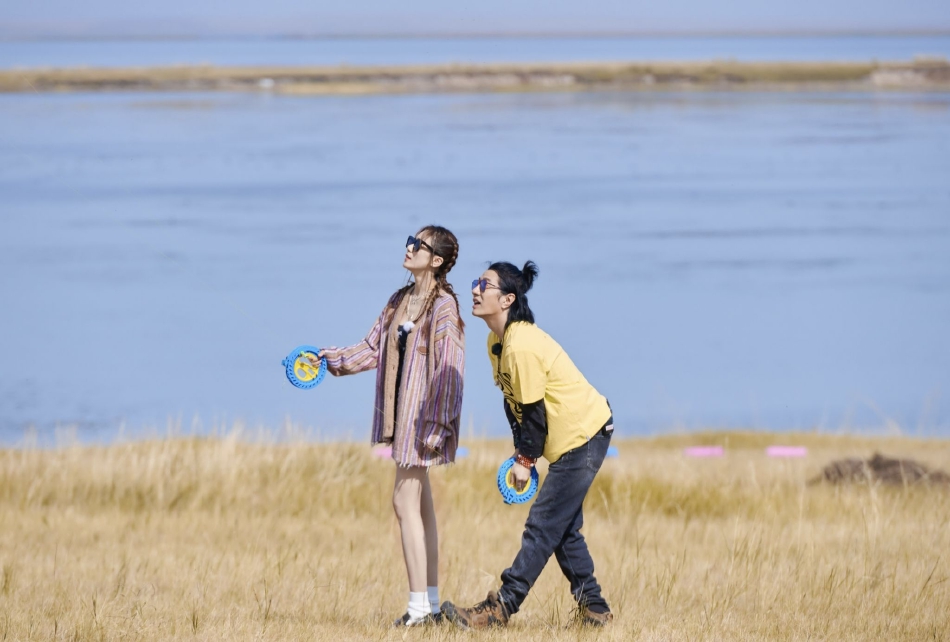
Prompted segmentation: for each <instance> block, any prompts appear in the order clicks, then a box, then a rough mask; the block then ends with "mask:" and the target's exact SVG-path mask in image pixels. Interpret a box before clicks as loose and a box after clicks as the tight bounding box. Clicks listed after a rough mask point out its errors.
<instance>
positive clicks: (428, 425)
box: [324, 291, 465, 466]
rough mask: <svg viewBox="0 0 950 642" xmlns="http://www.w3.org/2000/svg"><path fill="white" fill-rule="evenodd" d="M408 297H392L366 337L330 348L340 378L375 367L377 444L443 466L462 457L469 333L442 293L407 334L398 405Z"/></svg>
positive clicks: (405, 462)
mask: <svg viewBox="0 0 950 642" xmlns="http://www.w3.org/2000/svg"><path fill="white" fill-rule="evenodd" d="M408 299H409V297H407V296H404V295H403V294H402V293H401V292H397V293H396V294H394V295H393V296H392V297H390V299H389V302H388V303H387V304H386V307H385V308H384V309H383V311H382V313H381V314H380V315H379V318H378V319H376V323H374V324H373V327H372V329H371V330H370V331H369V334H367V335H366V338H365V339H363V340H362V341H361V342H359V343H357V344H356V345H354V346H350V347H348V348H324V355H325V356H326V359H327V369H328V370H329V371H330V373H331V374H333V375H336V376H341V375H348V374H356V373H357V372H363V371H366V370H372V369H374V368H375V369H376V407H375V410H374V412H373V436H372V443H374V444H378V443H386V444H392V448H393V459H394V460H396V463H397V464H398V465H400V466H436V465H439V464H446V463H451V462H453V461H455V451H456V449H457V448H458V439H459V421H460V417H461V411H462V379H463V372H464V370H465V345H464V343H465V336H464V334H463V332H462V328H461V322H460V319H459V310H458V306H457V305H456V304H455V299H454V298H453V297H452V295H451V294H448V293H446V292H441V291H440V292H439V294H438V296H437V297H436V300H435V302H434V303H433V304H432V309H431V310H430V311H429V312H428V314H426V315H425V316H424V317H422V318H420V319H419V320H418V321H417V322H416V323H415V326H414V327H413V328H412V330H411V331H410V332H409V337H408V338H407V340H406V355H405V360H404V362H403V371H402V380H401V383H400V390H399V407H398V408H396V407H395V405H396V390H395V388H396V371H397V369H398V368H399V333H398V326H399V321H400V320H404V319H405V316H406V305H407V304H408Z"/></svg>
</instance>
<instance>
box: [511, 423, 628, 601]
mask: <svg viewBox="0 0 950 642" xmlns="http://www.w3.org/2000/svg"><path fill="white" fill-rule="evenodd" d="M609 445H610V435H609V434H608V435H604V434H603V433H597V435H595V436H594V437H593V438H591V440H590V441H588V442H587V443H586V444H584V445H583V446H578V447H577V448H575V449H574V450H569V451H567V452H566V453H564V454H563V455H561V457H560V458H559V459H558V460H557V461H556V462H554V463H553V464H551V466H550V467H549V468H548V474H547V476H546V477H545V479H544V484H543V485H542V486H541V490H540V492H538V497H537V499H535V501H534V505H533V506H532V507H531V511H530V512H529V513H528V521H527V522H526V523H525V525H524V535H522V536H521V550H520V551H518V555H517V556H515V561H514V562H513V563H512V565H511V567H510V568H508V569H507V570H506V571H505V572H504V573H502V574H501V589H500V590H499V591H498V594H499V596H500V597H501V599H502V600H503V601H504V603H505V607H506V608H507V609H508V613H509V614H514V613H517V612H518V609H519V608H520V607H521V604H522V602H524V601H525V598H527V597H528V591H529V590H531V587H532V586H533V585H534V583H535V582H536V581H537V579H538V577H539V576H540V575H541V571H542V570H544V566H545V565H546V564H547V562H548V560H549V559H550V558H551V554H552V553H553V554H554V556H555V557H556V558H557V563H558V564H559V565H560V566H561V572H563V573H564V576H565V577H566V578H567V579H568V581H569V582H570V583H571V594H572V595H574V599H575V600H577V603H578V604H579V605H581V606H586V607H587V608H589V609H590V610H591V611H594V612H597V613H606V612H607V611H609V610H610V608H609V607H608V606H607V602H606V601H605V600H604V598H603V597H601V595H600V585H599V584H597V580H596V579H595V578H594V560H592V559H591V557H590V552H589V551H588V550H587V542H585V541H584V536H583V535H581V533H580V530H581V526H583V525H584V512H583V505H584V498H585V497H587V491H588V489H590V485H591V483H592V482H593V481H594V476H595V475H596V474H597V471H598V470H600V466H601V464H603V463H604V457H605V456H606V455H607V446H609Z"/></svg>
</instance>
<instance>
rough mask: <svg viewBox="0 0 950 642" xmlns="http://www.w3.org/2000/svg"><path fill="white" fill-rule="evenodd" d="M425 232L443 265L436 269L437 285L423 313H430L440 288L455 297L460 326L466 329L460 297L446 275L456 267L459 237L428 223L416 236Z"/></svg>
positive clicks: (430, 293) (423, 308) (427, 300)
mask: <svg viewBox="0 0 950 642" xmlns="http://www.w3.org/2000/svg"><path fill="white" fill-rule="evenodd" d="M423 232H425V233H426V234H428V235H429V241H428V243H429V245H430V246H432V249H433V251H434V253H435V255H436V256H440V257H442V265H440V266H439V267H438V268H436V270H435V282H436V287H434V288H432V290H431V291H430V292H429V296H428V298H427V299H426V303H425V305H424V306H423V307H422V314H423V315H425V314H428V312H429V310H431V309H432V306H433V305H434V304H435V299H436V297H438V296H439V290H443V291H445V292H448V293H449V294H451V295H452V298H453V299H455V309H456V310H457V311H458V314H459V328H461V329H465V322H464V321H462V308H461V306H460V305H459V298H458V296H456V294H455V290H454V289H452V284H451V283H449V282H448V280H447V279H446V275H448V273H449V272H450V271H451V270H452V268H453V267H455V262H456V261H457V260H458V256H459V242H458V239H457V238H455V235H454V234H452V232H450V231H449V230H448V229H446V228H444V227H442V226H440V225H426V226H425V227H423V228H422V229H421V230H419V231H418V232H416V236H419V235H420V234H422V233H423Z"/></svg>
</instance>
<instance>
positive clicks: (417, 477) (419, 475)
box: [393, 466, 432, 592]
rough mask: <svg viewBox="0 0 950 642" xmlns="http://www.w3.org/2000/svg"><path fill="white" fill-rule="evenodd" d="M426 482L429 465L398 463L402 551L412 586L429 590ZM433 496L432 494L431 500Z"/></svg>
mask: <svg viewBox="0 0 950 642" xmlns="http://www.w3.org/2000/svg"><path fill="white" fill-rule="evenodd" d="M425 484H426V469H425V468H421V467H413V468H403V467H401V466H397V467H396V484H395V487H394V488H393V509H395V511H396V518H397V519H398V520H399V530H400V532H401V534H402V554H403V557H404V558H405V560H406V572H407V573H408V575H409V590H410V591H414V592H425V590H426V575H427V569H426V557H427V555H426V527H425V525H424V523H423V518H422V497H423V488H424V487H425ZM431 501H432V497H431V494H430V496H429V502H430V504H431Z"/></svg>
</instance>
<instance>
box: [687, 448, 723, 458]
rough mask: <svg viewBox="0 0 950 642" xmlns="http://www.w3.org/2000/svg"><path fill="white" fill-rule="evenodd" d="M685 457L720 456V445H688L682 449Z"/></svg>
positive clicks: (721, 452)
mask: <svg viewBox="0 0 950 642" xmlns="http://www.w3.org/2000/svg"><path fill="white" fill-rule="evenodd" d="M683 454H684V455H686V456H687V457H722V455H723V450H722V446H690V447H689V448H684V449H683Z"/></svg>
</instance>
